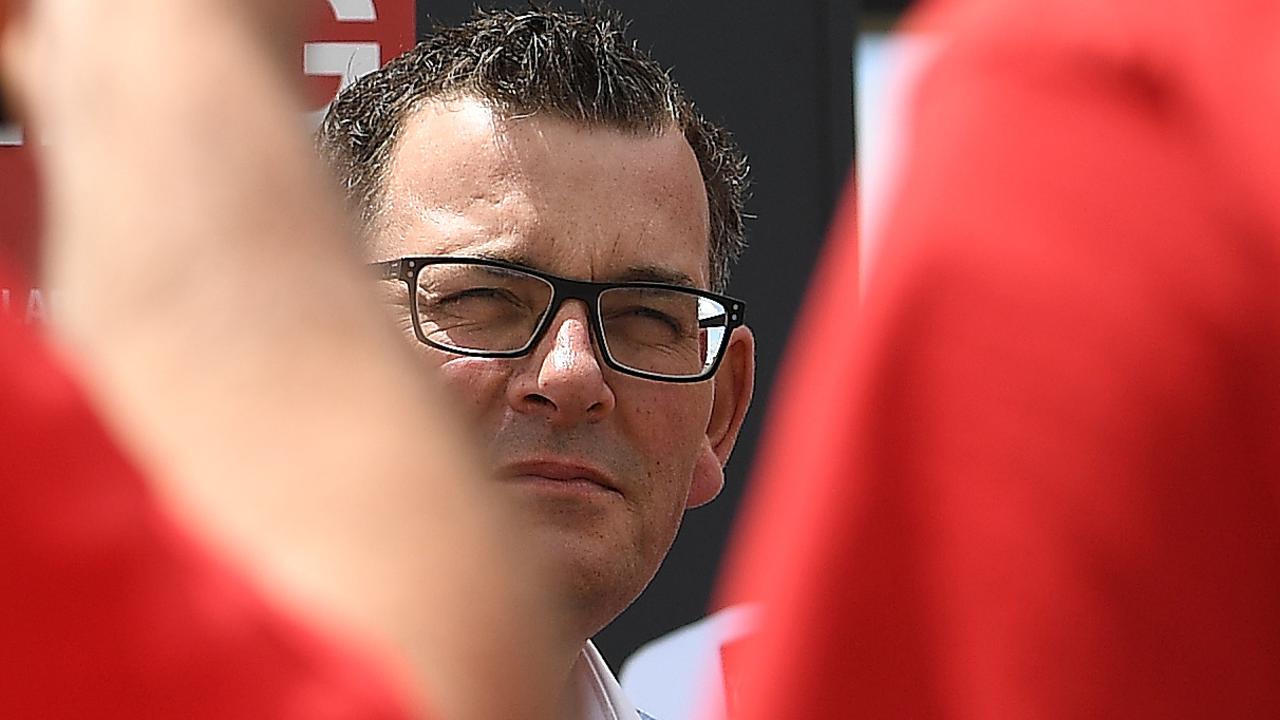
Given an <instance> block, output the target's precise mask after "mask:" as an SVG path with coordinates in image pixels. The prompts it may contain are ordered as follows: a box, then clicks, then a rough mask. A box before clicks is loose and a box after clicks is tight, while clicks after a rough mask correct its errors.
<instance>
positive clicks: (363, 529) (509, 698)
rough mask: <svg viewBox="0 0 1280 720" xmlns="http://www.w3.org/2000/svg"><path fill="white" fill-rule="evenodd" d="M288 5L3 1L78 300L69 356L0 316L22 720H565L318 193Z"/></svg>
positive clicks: (11, 59)
mask: <svg viewBox="0 0 1280 720" xmlns="http://www.w3.org/2000/svg"><path fill="white" fill-rule="evenodd" d="M297 9H298V8H297V7H296V6H295V4H294V3H292V2H288V3H285V2H272V3H258V2H249V1H245V2H236V1H232V0H189V1H186V2H171V1H170V0H112V1H111V2H103V1H101V0H31V1H29V2H21V3H14V2H4V3H0V65H2V67H0V70H2V71H3V80H4V84H3V88H4V91H5V94H6V97H7V98H8V99H9V100H11V101H13V102H12V103H9V105H10V107H16V108H18V109H19V110H20V112H21V113H22V115H23V119H24V120H26V121H28V122H30V123H31V124H32V125H33V126H34V127H37V128H38V129H39V130H40V131H41V134H42V135H43V136H44V137H47V138H52V141H51V142H50V143H48V144H46V145H43V146H41V147H40V148H39V162H40V166H41V170H42V178H43V183H44V187H43V190H44V197H45V201H46V218H47V222H46V225H47V232H46V236H45V238H44V259H43V260H44V263H43V264H44V270H45V273H46V276H45V277H44V278H43V282H44V284H45V285H46V286H49V287H55V288H57V289H58V291H59V292H60V293H61V294H62V297H63V298H64V300H65V302H64V304H63V306H62V307H61V308H60V312H59V314H58V315H57V316H56V318H55V320H56V323H55V325H54V326H53V327H52V331H53V336H54V339H55V340H56V341H57V342H56V344H57V345H58V346H59V348H58V349H57V350H56V351H55V350H52V349H50V348H48V347H45V346H44V344H43V341H42V340H41V339H39V338H36V337H34V336H33V335H32V334H31V333H30V331H29V330H28V329H24V328H20V327H18V326H17V325H15V324H12V323H10V322H9V321H4V322H0V438H3V440H0V468H3V475H4V482H3V483H0V636H2V637H3V638H4V642H3V643H0V667H3V668H4V670H3V672H4V681H3V682H2V683H0V714H2V715H4V716H5V717H15V718H16V717H25V718H84V717H95V718H114V717H182V718H230V717H235V718H244V717H270V718H308V719H312V718H404V717H408V716H409V715H410V712H411V710H412V709H413V708H418V709H422V708H430V709H431V711H432V712H433V713H438V715H434V716H436V717H441V718H475V719H476V720H480V719H486V720H488V719H491V718H500V717H502V718H505V717H552V716H555V717H564V716H565V715H564V713H561V712H555V711H554V710H553V708H551V702H552V701H553V698H550V694H549V693H547V692H546V691H545V688H547V687H549V686H550V684H551V680H550V675H549V674H546V673H544V670H545V669H546V668H547V667H548V666H547V665H546V664H545V663H544V662H543V660H544V658H545V657H547V656H548V654H547V653H546V652H544V650H548V649H549V648H550V646H551V645H552V644H553V643H558V640H557V639H556V637H555V635H556V633H558V632H559V628H560V625H559V624H558V622H557V616H556V615H555V614H554V613H553V612H552V606H551V605H550V604H549V603H546V602H543V601H542V599H541V597H540V595H539V591H538V588H539V586H538V584H537V582H536V577H535V573H533V572H529V573H526V572H525V570H526V569H531V568H533V567H535V563H534V561H533V560H532V559H529V558H525V557H523V555H522V554H521V553H520V551H519V546H518V543H516V542H512V541H511V538H510V537H508V536H507V535H504V533H503V530H505V529H512V528H514V529H515V532H518V528H519V526H518V524H515V523H513V522H512V521H511V519H510V518H509V517H508V515H507V514H505V513H504V512H502V510H503V503H502V498H501V497H500V496H499V495H498V494H496V493H493V492H491V491H490V488H489V486H488V484H486V483H484V482H481V481H480V480H479V479H478V478H479V477H480V476H481V472H480V471H479V470H478V469H477V465H476V464H475V463H474V462H473V460H472V458H471V455H470V454H469V453H468V452H467V451H466V446H465V444H464V443H463V442H462V438H460V437H459V436H458V435H457V433H455V432H454V431H452V430H451V429H450V427H449V424H448V423H447V422H446V421H445V420H444V419H443V417H442V416H443V415H444V413H445V410H444V409H443V408H445V407H447V406H445V405H443V403H444V402H445V401H444V399H443V396H441V395H440V394H439V393H438V392H437V391H436V390H435V389H434V388H433V387H431V386H430V384H429V383H428V378H427V377H426V376H425V375H424V373H422V372H421V370H420V368H417V367H416V366H415V365H414V363H413V362H412V359H411V357H410V355H409V354H408V353H407V352H405V350H404V347H403V345H402V344H401V342H400V341H399V339H398V338H397V337H396V336H395V333H394V331H393V330H392V329H391V328H390V327H389V324H387V323H385V321H383V319H382V313H381V310H380V308H378V306H377V301H376V299H375V294H374V293H373V292H372V291H371V290H370V289H369V287H368V282H367V279H366V277H365V275H363V274H362V273H361V272H360V271H359V269H358V265H357V263H356V261H355V260H354V256H353V254H352V253H351V251H350V239H349V238H348V237H346V236H345V234H344V233H343V232H342V231H341V228H342V227H344V224H343V222H342V213H341V212H340V210H339V209H338V208H340V206H341V201H340V199H338V198H337V197H336V196H332V197H331V196H330V195H329V194H327V193H326V192H325V191H324V189H323V188H324V183H323V182H322V181H321V179H320V173H319V172H318V167H319V166H318V164H317V163H316V162H315V159H314V157H313V155H312V154H311V153H310V151H309V146H308V141H307V136H306V132H305V129H304V128H303V127H302V125H301V120H300V118H301V110H300V103H299V102H298V99H297V97H296V88H295V87H294V81H293V79H292V78H291V77H290V75H289V73H288V72H287V71H286V62H285V59H286V58H288V57H289V52H288V50H289V48H290V47H291V46H290V44H289V43H288V42H287V41H284V40H281V39H280V38H282V37H286V36H288V35H289V34H290V30H291V28H292V27H293V26H294V24H295V22H294V20H295V12H296V11H297ZM197 29H198V31H197ZM0 272H2V271H0ZM55 355H65V358H66V360H67V362H68V364H69V365H72V366H74V370H75V375H76V376H78V377H77V378H75V379H73V377H72V373H71V372H70V371H68V370H66V369H62V368H61V367H60V361H59V360H58V359H57V358H55V357H54V356H55ZM144 473H145V474H146V475H148V476H150V477H151V478H153V479H154V480H155V484H154V485H148V484H146V483H144V482H143V480H142V476H143V474H144ZM233 566H238V567H233ZM528 616H533V617H537V618H538V622H537V623H529V622H527V621H526V618H527V617H528ZM294 618H298V619H294ZM299 619H300V620H299ZM310 627H317V628H318V627H323V628H325V629H324V630H323V631H318V630H313V629H308V628H310ZM499 687H500V688H501V692H495V688H499Z"/></svg>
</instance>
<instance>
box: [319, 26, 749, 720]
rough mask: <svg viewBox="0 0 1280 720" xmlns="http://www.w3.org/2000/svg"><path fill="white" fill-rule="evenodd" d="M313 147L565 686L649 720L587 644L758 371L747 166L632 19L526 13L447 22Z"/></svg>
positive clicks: (629, 717) (702, 470) (575, 694)
mask: <svg viewBox="0 0 1280 720" xmlns="http://www.w3.org/2000/svg"><path fill="white" fill-rule="evenodd" d="M320 144H321V149H322V151H323V153H324V155H325V156H326V158H327V159H328V160H329V163H330V165H331V166H332V168H333V169H334V171H335V172H336V174H337V176H338V178H339V179H340V181H341V182H342V184H343V186H344V187H345V188H346V190H347V194H348V196H349V198H350V199H351V201H352V204H353V205H354V206H355V208H356V211H357V212H358V213H359V214H360V216H361V218H362V219H363V223H362V227H361V230H362V236H363V239H364V242H363V249H364V251H365V252H366V253H367V257H368V260H369V261H371V262H375V263H377V267H378V268H379V269H380V271H381V273H382V277H383V283H382V287H381V289H382V291H383V296H384V298H385V301H386V304H387V306H388V308H389V311H390V313H391V314H392V316H393V317H394V318H395V320H396V322H397V323H398V324H399V325H400V327H401V329H402V330H403V334H404V337H405V341H406V342H407V343H408V344H409V345H410V346H412V347H413V348H414V351H415V353H416V355H417V357H418V358H419V359H420V361H421V363H422V364H423V365H424V366H426V367H429V368H432V369H433V370H437V371H438V372H439V373H440V374H441V376H442V377H443V379H444V386H445V389H446V390H447V391H450V392H451V393H452V394H453V395H454V396H456V397H457V398H459V399H460V401H461V402H462V403H463V404H464V406H465V407H466V413H465V414H463V415H461V416H460V417H461V419H464V420H465V421H466V422H468V423H470V425H471V426H473V427H474V428H477V429H479V431H480V434H481V435H482V436H483V437H484V438H485V440H486V441H487V445H488V449H489V454H488V461H489V463H490V464H491V466H492V467H493V468H495V470H496V475H497V480H498V482H497V487H498V488H499V489H500V490H501V492H502V493H503V494H504V495H507V496H509V497H510V498H512V499H513V500H514V502H515V503H516V504H517V505H518V506H519V507H520V509H521V510H522V513H523V516H524V518H525V519H526V520H529V521H531V522H532V524H533V526H534V527H533V529H532V530H530V531H529V535H528V537H527V538H526V541H527V543H528V544H529V546H530V548H531V549H532V550H533V551H534V552H535V553H538V554H539V555H540V556H541V557H543V558H544V559H545V560H546V561H547V567H546V570H547V573H548V574H547V578H548V579H549V581H550V582H551V583H552V585H553V587H554V588H555V589H556V590H557V591H558V594H557V597H558V599H559V601H560V603H561V604H562V605H563V606H564V607H565V608H567V609H568V613H569V622H570V625H571V631H572V632H571V633H570V634H569V635H567V636H566V637H564V643H563V644H562V645H561V646H560V647H559V648H557V652H556V655H555V658H554V661H555V662H556V663H557V664H558V668H559V669H560V672H561V676H560V677H559V678H557V684H556V685H555V692H556V693H557V694H559V695H560V696H562V697H563V698H565V704H566V706H568V705H570V704H572V703H574V702H575V701H576V702H577V703H578V704H579V706H580V707H581V709H582V712H583V716H584V717H586V718H590V719H592V720H596V719H597V718H598V719H599V720H613V719H614V718H619V719H621V720H634V719H635V718H637V717H639V716H642V713H638V711H637V710H636V709H634V708H633V706H632V704H631V702H630V701H629V700H628V699H627V698H626V697H625V696H623V694H622V691H621V688H620V687H619V686H618V684H617V682H616V681H615V680H614V678H613V675H612V673H611V672H610V670H609V668H608V667H607V665H606V664H605V663H604V661H603V660H602V659H601V658H600V656H599V654H598V653H597V652H596V650H595V648H594V646H593V645H592V644H591V642H590V638H591V637H592V636H593V635H594V634H595V633H596V632H598V631H599V630H600V629H601V628H602V627H604V626H605V625H606V624H608V623H609V622H610V621H611V620H613V619H614V618H615V617H616V616H617V615H618V614H619V613H621V612H622V611H623V610H624V609H625V608H626V607H627V606H628V605H629V604H630V603H631V602H632V600H634V599H635V597H636V596H637V595H638V594H639V593H640V592H641V591H642V590H643V589H644V587H645V586H646V585H647V584H648V582H649V580H650V579H651V578H652V577H653V575H654V573H655V572H657V570H658V566H659V565H660V563H661V562H662V559H663V557H664V556H665V555H666V553H667V551H668V550H669V548H670V546H671V543H672V541H673V539H674V537H675V534H676V530H677V528H678V527H679V525H680V521H681V518H682V516H683V514H684V511H685V510H686V508H691V507H696V506H698V505H701V504H703V503H706V502H709V501H710V500H711V499H712V498H714V497H715V496H716V494H717V493H719V491H720V489H721V487H722V486H723V483H724V469H723V468H724V464H725V463H726V462H727V460H728V458H729V453H730V452H731V451H732V449H733V445H734V442H735V440H736V439H737V436H738V431H739V429H740V428H741V425H742V421H743V418H744V416H745V414H746V411H747V406H748V404H749V402H750V399H751V391H752V383H753V377H754V362H755V360H754V344H753V339H752V335H751V333H750V331H749V330H748V328H747V327H746V326H745V325H744V324H743V320H744V316H743V310H744V306H743V303H742V302H740V301H738V300H734V299H732V298H729V297H726V296H725V295H723V293H724V292H725V289H726V287H727V284H728V273H729V267H730V264H731V261H732V260H733V259H734V258H735V256H736V255H737V254H738V252H739V250H740V248H741V245H742V241H743V240H742V236H743V227H742V202H743V195H744V188H745V175H746V162H745V159H744V158H743V156H742V155H741V153H740V152H739V151H738V149H737V148H736V147H735V146H734V144H733V143H732V141H731V139H730V138H729V136H728V135H727V134H726V133H725V132H724V131H723V130H721V129H719V128H717V127H716V126H714V125H712V124H711V123H710V122H708V121H707V120H705V119H704V118H703V117H702V116H701V115H700V114H699V113H698V111H697V110H696V109H695V108H694V107H693V105H692V104H691V103H690V101H689V100H688V99H687V98H686V97H685V96H684V94H683V93H682V92H681V91H680V90H679V88H677V87H676V85H675V84H674V83H673V82H672V80H671V78H670V77H669V75H668V74H667V73H666V72H665V71H664V70H663V69H662V67H661V66H660V65H658V64H657V63H656V62H655V61H654V60H653V59H652V58H650V57H649V56H648V55H647V54H645V53H644V52H642V51H641V50H639V49H638V48H637V47H636V45H635V43H634V42H632V41H629V40H627V39H626V38H625V37H624V35H623V33H622V30H621V21H620V20H618V19H616V18H612V17H608V16H605V15H597V14H592V13H590V12H586V13H576V12H561V11H555V10H549V9H541V8H536V7H534V8H529V9H524V10H519V11H492V12H479V13H478V14H477V15H476V16H475V17H473V18H472V19H470V20H469V21H467V22H465V23H463V24H461V25H459V26H457V27H441V28H436V29H435V30H434V31H433V34H432V36H431V37H430V38H429V39H427V40H426V41H424V42H423V43H422V44H421V45H419V46H418V47H417V48H414V49H413V50H411V51H409V52H408V53H406V54H405V55H403V56H401V57H399V58H396V59H394V60H392V61H391V62H390V63H388V64H387V65H386V66H385V67H384V68H382V69H381V70H379V71H378V72H375V73H372V74H370V75H368V76H366V77H364V78H363V79H361V80H360V81H359V82H358V83H356V84H355V85H353V86H352V87H351V88H349V89H347V90H346V91H345V92H344V93H342V95H341V96H340V97H339V98H338V100H337V101H336V102H335V103H334V105H333V106H332V108H331V109H330V111H329V113H328V116H327V118H326V119H325V122H324V124H323V126H322V128H321V131H320ZM422 460H423V463H424V465H425V466H426V467H428V468H429V467H430V465H431V458H429V457H424V458H422Z"/></svg>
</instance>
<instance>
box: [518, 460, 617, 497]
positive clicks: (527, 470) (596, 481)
mask: <svg viewBox="0 0 1280 720" xmlns="http://www.w3.org/2000/svg"><path fill="white" fill-rule="evenodd" d="M500 475H501V477H502V478H503V479H506V480H511V481H516V482H529V483H547V484H551V485H555V484H561V485H564V486H565V487H566V489H567V488H568V487H571V486H574V485H577V486H581V487H583V488H589V489H600V490H607V491H608V492H612V493H619V494H621V493H620V492H619V490H618V484H617V483H616V482H614V480H613V479H612V478H611V477H609V476H608V475H607V474H605V473H603V472H600V471H599V470H595V469H593V468H590V467H587V466H586V465H583V464H580V463H575V462H565V461H558V460H538V461H532V462H520V463H514V464H510V465H504V466H502V468H501V472H500Z"/></svg>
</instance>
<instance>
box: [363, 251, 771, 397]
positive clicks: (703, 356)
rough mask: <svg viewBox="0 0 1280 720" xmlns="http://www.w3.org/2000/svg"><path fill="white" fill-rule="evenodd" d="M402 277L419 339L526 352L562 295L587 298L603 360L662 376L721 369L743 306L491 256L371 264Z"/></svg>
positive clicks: (691, 376)
mask: <svg viewBox="0 0 1280 720" xmlns="http://www.w3.org/2000/svg"><path fill="white" fill-rule="evenodd" d="M371 267H373V268H376V269H377V270H378V271H379V272H380V273H381V277H382V279H384V280H400V281H402V282H404V283H405V286H406V289H407V290H408V293H409V299H410V300H409V313H410V317H411V319H412V321H413V332H414V334H415V335H417V337H418V340H419V341H421V342H423V343H425V344H427V345H430V346H431V347H434V348H438V349H440V350H445V351H448V352H452V353H457V354H459V355H469V356H473V357H493V358H504V357H505V358H512V357H520V356H521V355H525V354H528V353H529V352H531V351H532V350H533V348H534V347H535V346H536V345H537V344H538V342H539V341H540V340H541V339H542V336H543V335H544V334H545V333H546V331H547V328H548V327H549V326H550V324H551V320H552V318H554V317H555V315H556V313H557V312H558V311H559V309H560V306H561V304H563V303H564V301H565V300H581V301H582V302H584V303H585V304H586V305H587V308H588V313H587V317H588V318H589V324H590V326H591V334H592V337H593V339H594V340H595V344H596V347H597V348H598V349H599V352H600V357H601V359H603V360H604V363H605V365H607V366H609V367H611V368H613V369H614V370H617V371H618V372H622V373H626V374H628V375H635V376H637V377H642V378H648V379H650V380H661V381H665V382H698V381H700V380H706V379H707V378H709V377H711V376H712V375H714V374H715V372H716V368H718V367H719V366H720V361H721V360H722V359H723V358H724V351H725V348H726V347H728V345H729V336H730V334H731V333H732V332H733V329H734V328H736V327H738V326H740V325H742V323H743V312H744V310H745V309H746V304H745V303H743V302H742V301H741V300H735V299H733V298H730V297H726V296H724V295H718V294H716V293H713V292H707V291H705V290H699V289H697V288H690V287H683V286H681V285H670V284H667V283H657V282H585V281H582V280H571V279H569V278H563V277H558V276H556V275H551V274H549V273H545V272H542V271H540V270H534V269H531V268H527V267H523V266H520V265H515V264H512V263H507V262H502V261H500V260H489V259H486V258H469V257H449V256H413V257H402V258H397V259H395V260H387V261H384V262H379V263H372V265H371Z"/></svg>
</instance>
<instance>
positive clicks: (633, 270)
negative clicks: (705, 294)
mask: <svg viewBox="0 0 1280 720" xmlns="http://www.w3.org/2000/svg"><path fill="white" fill-rule="evenodd" d="M471 257H477V258H483V259H485V260H498V261H501V262H508V263H511V264H512V265H519V266H521V267H527V268H532V269H534V270H542V271H544V272H552V271H551V270H548V269H547V268H544V267H542V266H541V265H540V264H539V263H537V262H534V261H533V260H532V259H531V258H529V257H527V256H525V255H523V254H521V253H511V252H503V251H501V250H499V251H491V250H479V251H477V252H475V253H474V254H473V255H471ZM553 274H556V273H553ZM602 279H603V280H605V281H607V282H652V283H663V284H666V285H681V286H684V287H697V286H698V284H697V281H695V280H694V279H693V278H692V277H689V276H688V275H687V274H685V273H683V272H680V271H679V270H673V269H671V268H666V267H662V266H660V265H632V266H630V267H628V268H627V269H626V270H623V271H622V272H621V273H619V274H617V275H611V276H609V277H607V278H602Z"/></svg>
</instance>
